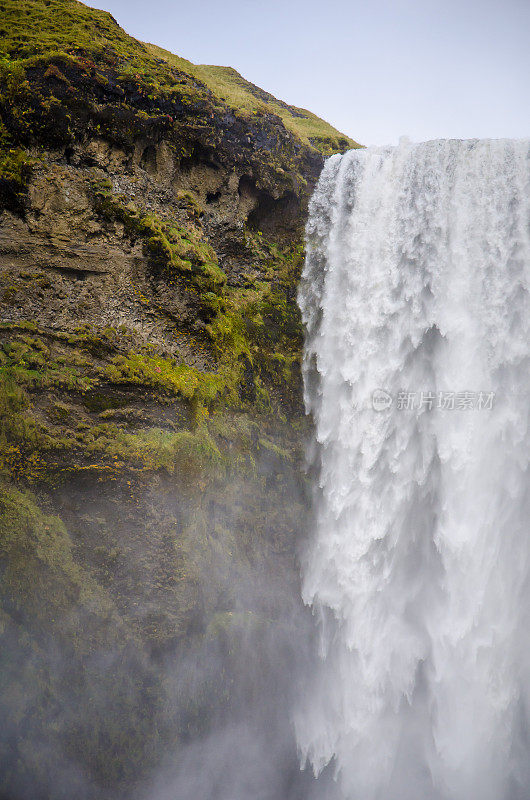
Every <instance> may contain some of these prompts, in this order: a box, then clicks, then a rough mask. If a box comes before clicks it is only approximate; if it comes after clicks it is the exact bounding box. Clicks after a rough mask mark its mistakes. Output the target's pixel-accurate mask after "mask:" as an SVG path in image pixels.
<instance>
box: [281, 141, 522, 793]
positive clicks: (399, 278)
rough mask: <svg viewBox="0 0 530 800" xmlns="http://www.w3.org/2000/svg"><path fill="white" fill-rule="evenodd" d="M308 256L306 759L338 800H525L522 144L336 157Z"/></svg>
mask: <svg viewBox="0 0 530 800" xmlns="http://www.w3.org/2000/svg"><path fill="white" fill-rule="evenodd" d="M307 242H308V248H307V250H308V253H307V260H306V266H305V271H304V275H303V279H302V284H301V288H300V296H299V302H300V307H301V310H302V315H303V319H304V323H305V325H306V331H307V337H306V347H305V357H304V378H305V400H306V404H307V409H308V411H309V412H310V413H311V414H312V415H313V418H314V423H315V448H314V450H315V452H314V454H313V457H314V463H315V467H316V470H317V474H318V480H317V483H318V489H317V491H316V497H315V533H314V536H313V539H312V543H311V545H310V547H309V550H308V553H307V556H306V559H305V564H304V574H303V597H304V601H305V602H306V603H308V604H311V605H312V608H313V611H314V614H315V616H316V618H317V620H318V624H319V628H320V656H321V658H320V665H319V666H320V670H319V672H318V674H317V675H316V676H315V679H314V685H313V688H312V692H311V694H310V697H308V698H306V702H305V704H304V707H303V708H301V709H299V711H298V714H297V717H296V728H297V737H298V742H299V747H300V750H301V753H302V758H303V760H308V761H309V762H310V763H311V764H312V765H313V768H314V770H315V772H316V773H319V772H320V771H321V770H322V768H323V767H324V766H325V765H326V764H329V763H331V764H332V765H334V769H335V770H336V774H337V781H338V785H339V787H340V793H341V796H342V797H344V798H347V799H348V800H507V799H508V798H509V799H510V800H528V798H530V742H529V733H530V584H529V581H530V559H529V556H530V485H529V470H528V465H529V455H530V447H529V444H530V442H529V425H528V422H529V391H528V390H529V380H530V373H529V369H530V303H529V294H528V292H529V288H530V143H529V142H525V141H505V140H499V141H475V140H473V141H456V140H451V141H433V142H427V143H425V144H417V145H416V144H411V143H409V142H406V141H403V142H401V143H400V145H399V147H397V148H369V149H367V150H357V151H352V152H349V153H347V154H346V155H344V156H333V157H332V158H331V159H329V160H328V162H327V163H326V166H325V168H324V171H323V173H322V176H321V179H320V182H319V184H318V187H317V189H316V191H315V194H314V196H313V198H312V201H311V206H310V219H309V223H308V228H307ZM376 390H379V393H376V394H375V395H374V392H376ZM422 393H423V394H422ZM385 398H386V399H385Z"/></svg>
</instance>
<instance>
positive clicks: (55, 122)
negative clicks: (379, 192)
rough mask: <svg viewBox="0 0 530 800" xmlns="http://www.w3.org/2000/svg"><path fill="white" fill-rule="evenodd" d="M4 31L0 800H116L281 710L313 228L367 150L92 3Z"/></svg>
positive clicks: (8, 12) (293, 617) (38, 2)
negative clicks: (306, 262)
mask: <svg viewBox="0 0 530 800" xmlns="http://www.w3.org/2000/svg"><path fill="white" fill-rule="evenodd" d="M0 11H1V22H0V27H1V32H0V33H1V35H0V49H1V52H2V54H3V57H2V59H1V60H0V411H1V415H0V575H1V576H2V585H1V589H0V671H1V678H2V681H1V684H2V688H1V689H0V715H1V717H2V720H5V724H3V731H2V734H1V735H0V794H1V795H2V797H3V798H31V800H35V798H39V797H43V798H44V797H46V798H56V797H57V798H59V797H60V798H62V797H65V796H75V797H83V798H103V797H105V798H106V797H109V798H110V797H112V798H113V800H115V798H117V797H131V796H132V792H133V789H134V791H140V790H139V789H138V787H139V786H141V785H143V784H142V782H143V781H145V780H147V779H148V776H149V775H150V774H152V772H153V771H154V770H155V769H156V768H157V765H158V764H159V762H160V760H161V759H163V758H164V757H165V755H166V754H168V753H169V754H171V758H172V759H173V760H174V761H175V763H178V762H179V759H180V758H184V755H183V754H184V753H185V752H187V751H186V748H188V747H190V746H191V745H192V744H193V746H195V743H197V742H201V741H203V739H204V738H205V737H207V736H208V735H211V732H212V730H213V729H214V728H215V726H219V725H221V724H225V723H224V722H222V721H223V720H224V721H226V724H229V725H232V727H233V725H234V720H235V719H236V718H238V717H237V715H238V714H241V713H242V709H245V713H246V714H247V715H248V714H251V715H252V714H254V717H255V718H256V719H258V718H259V714H258V713H257V711H256V709H258V708H260V707H261V706H260V700H259V698H260V697H261V698H262V697H263V693H266V692H269V694H270V691H271V689H270V687H271V685H274V686H275V691H274V692H273V693H272V694H271V696H268V697H267V704H268V708H269V711H270V709H271V708H273V707H274V708H275V707H276V706H275V705H274V704H275V702H276V703H277V704H278V708H281V709H283V706H284V705H285V702H286V695H285V691H287V690H286V689H285V687H283V685H282V683H281V680H280V672H278V670H279V669H280V667H281V665H282V664H284V663H285V660H286V659H287V660H292V659H294V658H295V653H296V652H297V651H298V650H299V649H300V639H299V631H300V630H301V628H303V613H302V611H301V609H300V605H299V602H298V600H297V597H298V588H297V580H298V578H297V566H296V552H297V543H298V541H299V539H300V537H301V536H302V535H303V531H304V528H305V520H306V490H305V485H304V478H303V476H302V473H301V470H300V464H301V461H302V449H303V447H302V445H303V438H304V431H305V429H306V423H305V420H304V417H303V410H302V401H301V382H300V369H299V360H300V348H301V341H302V334H301V327H300V321H299V316H298V310H297V307H296V302H295V295H296V285H297V280H298V276H299V272H300V267H301V263H302V259H303V237H302V233H303V226H304V215H305V208H306V204H307V199H308V197H309V194H310V192H311V189H312V186H313V185H314V182H315V180H316V179H317V177H318V174H319V171H320V169H321V166H322V163H323V153H324V154H327V153H328V152H331V151H336V150H342V149H344V148H346V147H349V146H352V144H353V143H352V142H351V141H350V140H347V139H346V137H342V136H341V135H340V134H338V133H337V132H336V131H334V130H333V129H331V128H329V126H326V124H325V123H323V122H322V121H320V120H318V119H317V118H315V117H313V116H312V115H310V114H309V113H306V112H300V111H299V110H298V109H294V108H292V107H289V106H286V105H284V104H282V103H281V102H279V101H277V100H275V99H274V98H272V97H271V96H270V95H267V94H266V93H264V92H261V90H259V89H257V88H256V87H253V86H252V85H251V84H248V83H247V82H245V81H243V79H242V78H240V76H239V75H238V74H237V73H234V72H233V71H231V70H228V69H225V68H213V67H195V66H193V65H190V64H189V63H188V62H183V61H181V60H179V59H177V58H176V57H174V56H171V54H167V53H165V52H164V53H160V52H159V51H157V50H156V48H154V47H153V46H151V45H144V44H142V43H141V42H138V41H136V40H135V39H133V38H131V37H129V36H128V35H127V34H126V33H125V32H124V31H123V30H122V29H121V28H120V27H119V26H118V25H117V24H116V22H115V21H114V20H113V19H112V17H111V16H110V15H109V14H106V13H105V12H100V11H94V10H93V9H90V8H88V7H86V6H84V5H82V4H81V3H78V2H75V0H0ZM160 56H163V57H160ZM302 113H303V116H299V114H302ZM257 653H259V654H260V655H259V659H257V656H256V657H254V656H255V654H257ZM256 659H257V660H256ZM247 662H248V663H249V664H252V674H251V675H250V676H249V673H248V671H247V670H246V669H245V667H244V664H245V663H247ZM190 663H193V664H195V665H196V666H195V667H194V675H195V678H194V681H193V682H192V683H191V684H190V682H189V680H188V678H187V677H186V676H187V675H188V666H186V665H189V664H190ZM274 664H276V665H277V669H276V671H275V668H274ZM183 665H184V666H183ZM283 672H285V673H289V670H283ZM185 678H186V679H185ZM186 681H188V682H186ZM284 689H285V691H284ZM271 697H272V698H273V699H271ZM274 698H275V699H274ZM260 713H261V712H260ZM282 713H283V711H282ZM275 714H276V712H275ZM256 715H257V716H256ZM279 719H282V715H281V713H280V711H278V713H277V714H276V716H275V720H276V721H275V722H274V725H276V726H279V725H280V723H279V722H278V720H279ZM247 722H248V720H247ZM247 722H245V724H247ZM269 724H272V723H270V720H269V721H268V722H267V725H269ZM265 727H266V726H265ZM273 730H275V731H276V733H275V734H274V736H272V735H271V741H272V740H275V741H277V742H278V743H280V742H281V749H282V753H287V752H290V751H289V747H290V745H289V743H287V744H285V741H284V739H283V738H282V735H286V734H285V730H287V728H285V730H284V731H283V734H282V735H280V730H279V728H278V729H276V728H273ZM278 746H280V745H279V744H278ZM276 755H277V753H276V754H275V755H273V756H271V761H274V758H275V757H276ZM282 757H283V756H282ZM297 769H298V768H297V766H296V764H295V772H297ZM286 780H287V779H286ZM289 781H291V782H292V780H291V778H289V779H288V782H289ZM289 785H290V784H289ZM134 787H136V788H134ZM286 791H287V790H286ZM139 796H142V795H141V794H140V795H139ZM174 796H175V797H180V796H183V795H182V794H179V790H178V788H177V789H176V790H175V792H174ZM285 796H287V794H285Z"/></svg>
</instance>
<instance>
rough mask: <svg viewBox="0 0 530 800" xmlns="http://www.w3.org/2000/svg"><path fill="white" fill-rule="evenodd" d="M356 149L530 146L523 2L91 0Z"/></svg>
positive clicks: (133, 29)
mask: <svg viewBox="0 0 530 800" xmlns="http://www.w3.org/2000/svg"><path fill="white" fill-rule="evenodd" d="M89 5H96V6H97V7H98V8H104V9H106V10H107V11H110V12H111V14H112V15H113V16H114V17H115V18H116V19H117V20H118V22H119V23H120V25H122V27H124V28H125V29H126V30H127V31H128V32H129V33H130V34H132V35H133V36H136V37H137V38H139V39H143V40H144V41H151V42H154V43H155V44H158V45H160V46H162V47H165V48H166V49H168V50H171V51H172V52H174V53H177V54H178V55H180V56H183V57H184V58H187V59H189V60H190V61H193V62H194V63H198V64H223V65H228V66H231V67H234V68H235V69H237V70H238V71H239V72H240V73H241V74H242V75H243V76H244V77H245V78H247V79H248V80H250V81H252V82H253V83H256V84H257V85H258V86H261V88H263V89H266V90H268V91H269V92H272V94H274V95H276V97H279V98H280V99H282V100H285V101H287V102H289V103H293V104H294V105H297V106H302V107H305V108H309V109H310V110H311V111H313V112H315V113H316V114H318V115H319V116H321V117H324V119H326V120H328V121H329V122H331V123H332V124H333V125H335V126H336V127H337V128H339V129H340V130H342V131H343V132H344V133H347V134H349V135H350V136H352V137H353V138H354V139H357V141H359V142H361V143H362V144H386V143H396V142H397V140H398V138H399V137H400V136H403V135H404V136H409V137H410V138H411V139H412V140H414V141H422V140H426V139H434V138H447V137H449V138H472V137H481V138H482V137H493V138H498V137H510V138H528V137H530V88H529V87H530V0H504V2H503V1H502V0H482V2H477V0H460V2H457V0H372V2H368V0H349V2H348V0H327V2H326V0H266V2H262V1H261V2H260V1H259V0H195V2H194V0H186V2H180V0H176V1H175V0H147V1H146V0H92V1H91V2H89Z"/></svg>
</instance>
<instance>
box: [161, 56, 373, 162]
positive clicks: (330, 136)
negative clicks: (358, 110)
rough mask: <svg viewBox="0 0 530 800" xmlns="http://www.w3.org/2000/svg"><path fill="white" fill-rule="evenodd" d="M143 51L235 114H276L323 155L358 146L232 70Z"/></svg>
mask: <svg viewBox="0 0 530 800" xmlns="http://www.w3.org/2000/svg"><path fill="white" fill-rule="evenodd" d="M146 46H147V48H148V49H149V50H150V51H151V52H152V53H153V54H154V55H156V56H157V57H158V58H163V59H164V60H165V61H167V62H168V63H169V64H171V66H173V67H176V68H177V69H179V70H182V72H187V73H188V74H189V75H192V76H193V77H195V78H197V79H198V80H200V81H202V83H204V84H206V86H207V87H208V88H209V89H210V90H211V91H212V92H213V93H214V94H215V95H216V96H217V97H219V98H220V99H221V100H223V101H224V102H226V103H227V104H228V105H229V106H230V107H231V108H234V109H236V110H238V111H247V112H250V113H253V114H260V113H263V114H266V113H269V114H270V113H273V114H277V115H278V116H279V117H280V118H281V120H282V122H283V124H284V125H285V127H286V128H287V129H288V130H290V131H291V132H292V133H294V134H295V135H296V136H298V137H299V138H300V139H301V140H302V141H303V142H305V143H306V144H312V145H313V146H314V147H316V148H317V149H318V150H320V151H321V152H322V153H324V155H330V154H331V153H333V152H336V151H337V150H345V149H352V148H358V147H361V145H359V144H358V143H357V142H355V141H354V140H353V139H350V137H349V136H345V135H344V134H343V133H340V132H339V131H337V130H336V129H335V128H333V127H332V126H331V125H330V124H329V123H327V122H325V121H324V120H323V119H320V117H317V116H316V115H315V114H312V113H311V111H307V110H306V109H305V108H297V107H296V106H290V105H288V104H287V103H284V102H283V101H282V100H278V99H277V98H276V97H274V96H273V95H272V94H269V93H268V92H265V91H264V90H263V89H260V88H259V87H258V86H255V85H254V84H253V83H250V82H249V81H247V80H245V78H243V77H242V75H240V74H239V72H237V71H236V70H235V69H232V67H216V66H213V65H210V64H192V63H191V61H187V60H186V59H185V58H180V56H176V55H174V54H173V53H170V52H169V51H168V50H164V49H163V48H162V47H157V46H156V45H154V44H147V45H146Z"/></svg>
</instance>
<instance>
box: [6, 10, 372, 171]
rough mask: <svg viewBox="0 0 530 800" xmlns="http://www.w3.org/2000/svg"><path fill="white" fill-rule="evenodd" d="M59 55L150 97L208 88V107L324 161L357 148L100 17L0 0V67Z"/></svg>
mask: <svg viewBox="0 0 530 800" xmlns="http://www.w3.org/2000/svg"><path fill="white" fill-rule="evenodd" d="M58 53H68V54H71V55H86V56H90V57H91V58H94V59H96V60H101V61H104V62H106V63H107V64H114V65H116V66H117V67H118V69H119V70H120V72H122V73H124V74H129V73H130V75H131V76H134V75H139V76H141V78H142V81H143V82H144V83H145V84H147V85H149V86H150V87H152V88H151V90H152V91H154V92H155V94H156V93H157V92H160V91H162V92H167V91H168V90H172V89H174V88H177V87H178V88H179V91H180V92H181V93H183V94H185V93H186V91H187V90H188V91H189V90H190V89H191V87H192V86H193V85H195V86H196V88H197V89H198V90H200V89H201V88H202V87H200V84H199V85H197V82H198V81H200V83H201V84H204V87H203V91H204V92H206V91H207V90H208V89H209V90H210V91H211V92H212V95H213V96H214V100H217V101H219V102H220V103H224V104H226V105H228V106H229V107H230V108H232V109H234V110H235V111H236V113H238V114H239V115H241V114H243V115H245V114H248V115H260V114H264V113H273V114H276V115H277V116H279V117H280V118H281V119H282V121H283V124H284V125H285V127H286V128H287V129H288V130H289V131H291V133H294V134H295V135H296V136H297V137H298V138H299V139H300V140H301V141H302V142H304V143H305V144H310V145H312V146H313V147H315V148H316V149H317V150H320V152H322V153H323V154H324V155H326V156H327V155H330V154H331V153H333V152H337V151H344V150H347V149H349V148H352V147H359V145H358V144H357V143H356V142H354V141H353V140H352V139H350V138H349V137H347V136H345V135H344V134H342V133H339V131H337V130H335V128H333V127H332V126H331V125H329V124H328V123H327V122H324V120H321V119H319V117H317V116H315V115H314V114H312V113H311V112H309V111H306V110H304V109H299V108H295V107H294V106H289V105H287V104H286V103H283V102H282V101H280V100H277V99H276V98H275V97H273V96H272V95H271V94H268V93H267V92H264V91H263V90H262V89H259V88H258V87H257V86H254V84H252V83H249V82H248V81H246V80H245V79H244V78H242V76H241V75H239V73H238V72H236V71H235V70H234V69H231V68H230V67H215V66H205V65H200V66H197V65H195V64H192V63H191V62H190V61H187V60H186V59H184V58H179V57H178V56H175V55H173V54H172V53H170V52H168V51H167V50H163V49H162V48H160V47H156V46H155V45H152V44H144V43H143V42H140V41H138V40H137V39H134V38H133V37H132V36H129V35H128V34H127V33H126V32H125V31H124V30H123V29H122V28H121V27H120V26H119V25H118V24H117V22H116V21H115V20H114V18H113V17H112V16H111V15H110V14H109V13H107V12H106V11H100V10H98V9H93V8H90V7H89V6H86V5H84V4H83V3H80V2H77V0H0V62H1V61H4V63H9V62H12V61H24V60H27V59H30V58H40V57H44V58H49V57H50V56H53V55H56V54H58ZM175 69H177V70H179V73H181V74H180V76H179V75H178V74H176V73H175V72H174V70H175ZM182 73H184V75H182ZM184 84H188V86H187V87H186V86H185V85H184Z"/></svg>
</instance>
